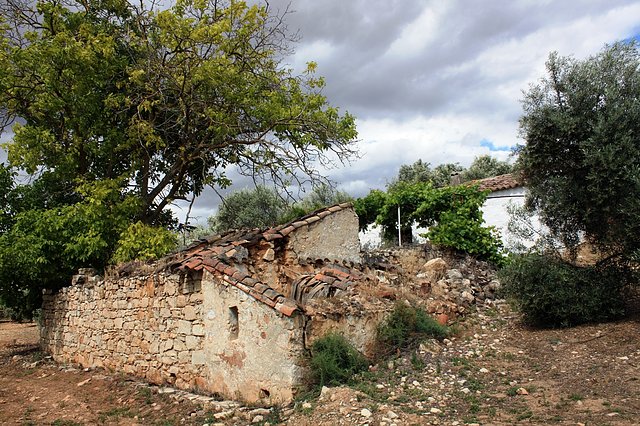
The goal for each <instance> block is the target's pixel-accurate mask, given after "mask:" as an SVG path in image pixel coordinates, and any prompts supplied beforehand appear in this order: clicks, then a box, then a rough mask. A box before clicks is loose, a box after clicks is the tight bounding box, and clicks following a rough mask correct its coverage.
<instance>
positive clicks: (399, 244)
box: [398, 206, 402, 247]
mask: <svg viewBox="0 0 640 426" xmlns="http://www.w3.org/2000/svg"><path fill="white" fill-rule="evenodd" d="M398 247H402V232H401V227H400V206H398Z"/></svg>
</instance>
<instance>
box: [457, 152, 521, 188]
mask: <svg viewBox="0 0 640 426" xmlns="http://www.w3.org/2000/svg"><path fill="white" fill-rule="evenodd" d="M512 171H513V166H512V165H511V164H509V162H507V161H502V160H498V159H497V158H494V157H492V156H490V155H480V156H478V157H476V158H474V159H473V162H472V163H471V165H470V166H469V168H468V169H465V170H464V171H463V172H462V181H463V182H466V181H470V180H476V179H484V178H488V177H493V176H499V175H504V174H507V173H511V172H512Z"/></svg>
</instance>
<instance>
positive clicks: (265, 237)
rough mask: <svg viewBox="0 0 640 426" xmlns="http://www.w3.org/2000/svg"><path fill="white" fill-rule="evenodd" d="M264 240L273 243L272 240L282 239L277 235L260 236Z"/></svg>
mask: <svg viewBox="0 0 640 426" xmlns="http://www.w3.org/2000/svg"><path fill="white" fill-rule="evenodd" d="M262 235H263V237H264V239H265V240H267V241H273V240H277V239H279V238H283V236H282V235H281V234H279V233H273V234H266V233H265V234H262Z"/></svg>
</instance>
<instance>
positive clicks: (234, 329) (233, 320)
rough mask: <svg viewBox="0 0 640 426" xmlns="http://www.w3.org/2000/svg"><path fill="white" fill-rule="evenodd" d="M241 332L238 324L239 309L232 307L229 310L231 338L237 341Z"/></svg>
mask: <svg viewBox="0 0 640 426" xmlns="http://www.w3.org/2000/svg"><path fill="white" fill-rule="evenodd" d="M239 331H240V325H239V324H238V307H237V306H232V307H230V308H229V338H231V339H237V338H238V333H239Z"/></svg>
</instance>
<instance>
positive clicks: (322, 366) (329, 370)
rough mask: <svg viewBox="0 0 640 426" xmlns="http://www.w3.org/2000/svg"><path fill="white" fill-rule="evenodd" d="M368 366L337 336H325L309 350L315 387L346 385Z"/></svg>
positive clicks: (358, 354) (347, 343) (342, 338)
mask: <svg viewBox="0 0 640 426" xmlns="http://www.w3.org/2000/svg"><path fill="white" fill-rule="evenodd" d="M368 365H369V363H368V361H367V359H366V358H365V357H364V356H363V355H362V354H360V353H359V352H358V351H357V350H356V349H355V348H354V347H353V346H352V345H351V344H350V343H349V342H348V341H347V340H346V339H345V338H344V337H343V336H342V335H339V334H333V333H331V334H327V335H326V336H324V337H322V338H320V339H318V340H316V341H315V342H314V343H313V346H312V348H311V360H310V368H311V374H312V382H313V383H314V384H315V385H316V386H317V387H322V386H325V385H326V386H337V385H340V384H343V383H347V382H349V380H351V377H353V375H354V374H356V373H359V372H360V371H363V370H365V369H366V368H367V367H368Z"/></svg>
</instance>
